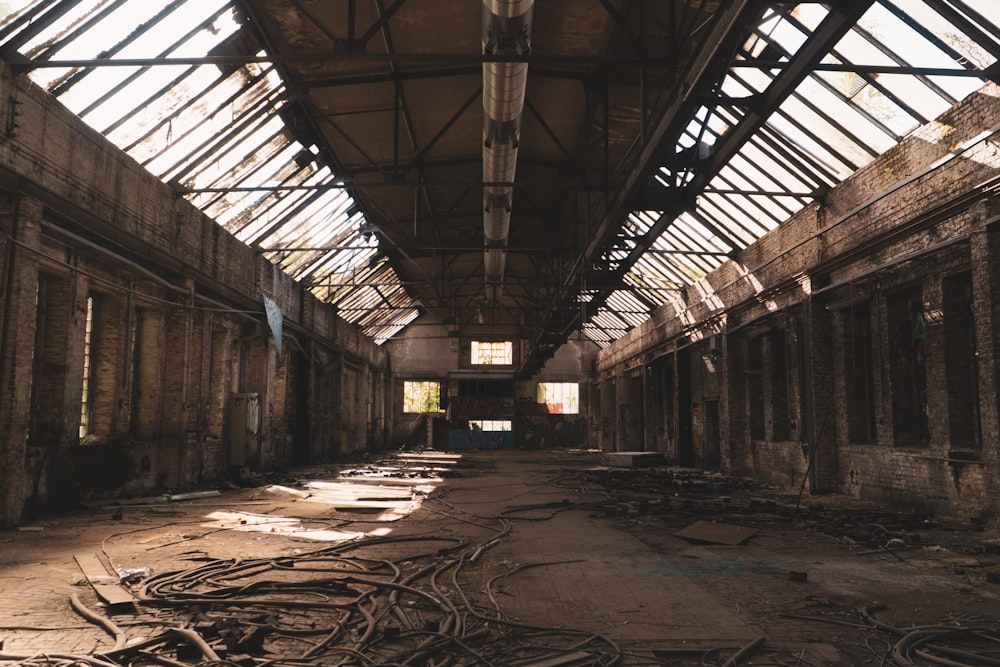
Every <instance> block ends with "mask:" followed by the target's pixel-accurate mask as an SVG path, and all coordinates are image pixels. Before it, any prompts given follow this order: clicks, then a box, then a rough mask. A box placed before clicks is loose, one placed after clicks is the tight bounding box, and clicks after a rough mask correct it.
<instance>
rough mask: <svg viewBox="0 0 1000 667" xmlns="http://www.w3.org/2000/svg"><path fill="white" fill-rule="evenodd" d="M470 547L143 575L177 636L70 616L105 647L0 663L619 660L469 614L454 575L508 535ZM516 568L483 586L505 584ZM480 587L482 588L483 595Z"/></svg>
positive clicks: (496, 664)
mask: <svg viewBox="0 0 1000 667" xmlns="http://www.w3.org/2000/svg"><path fill="white" fill-rule="evenodd" d="M498 522H499V528H498V529H497V532H496V535H495V536H493V537H492V538H491V539H489V540H486V541H485V542H483V543H482V544H478V545H470V544H468V543H467V542H466V541H464V540H461V539H459V538H452V537H441V536H413V537H405V536H395V537H367V538H361V539H358V540H354V541H351V542H346V543H341V544H337V545H332V546H326V547H323V548H320V549H316V550H312V551H308V552H305V553H298V554H294V555H283V556H279V557H273V558H246V559H214V560H209V561H206V562H204V563H201V564H199V565H198V566H196V567H192V568H189V569H184V570H178V571H174V572H166V573H162V574H156V575H153V576H151V577H149V578H147V579H145V580H143V581H142V582H141V583H140V584H139V585H138V587H137V588H136V589H135V591H134V594H135V596H136V598H137V599H138V600H139V604H140V605H141V606H142V607H146V608H153V609H161V610H164V609H165V610H169V611H170V613H171V615H172V616H173V618H175V619H179V620H181V623H180V625H181V626H183V627H180V628H178V627H171V628H169V629H166V630H165V631H163V632H162V633H160V634H158V635H157V636H155V637H152V638H150V639H146V640H143V641H139V642H137V643H126V641H125V640H124V634H123V632H122V630H121V629H120V628H119V627H118V626H116V625H115V624H114V622H113V621H111V620H110V619H107V618H104V617H103V616H100V615H98V614H96V613H95V612H92V611H90V610H87V609H86V608H85V607H83V605H82V604H80V603H79V600H75V601H74V608H75V609H76V610H77V612H78V613H80V614H81V615H83V616H84V617H85V618H87V619H88V620H89V621H90V622H92V623H95V624H97V625H99V626H100V627H101V628H102V629H104V630H105V631H106V632H107V633H108V634H109V635H111V636H112V637H114V638H115V645H114V647H113V648H111V649H109V650H105V651H103V652H97V653H95V654H94V655H90V656H82V655H69V654H50V655H43V654H39V655H34V656H28V655H25V656H15V655H10V654H3V653H0V663H3V662H17V663H18V664H24V665H31V666H32V667H34V666H36V665H39V666H40V665H60V666H65V667H70V666H80V667H82V666H87V667H121V666H124V665H129V666H139V665H154V664H158V665H164V664H166V665H172V666H174V667H182V666H187V665H198V666H199V667H209V666H211V665H218V666H219V667H222V666H224V665H236V664H239V665H244V666H245V665H259V666H260V667H265V666H267V667H272V666H273V667H284V666H287V667H292V666H294V667H303V666H305V665H324V666H326V665H331V666H336V667H353V666H357V667H372V666H376V665H377V666H382V667H392V666H395V665H405V666H408V667H445V666H447V665H483V666H493V667H501V666H507V665H512V664H524V665H529V664H535V663H538V662H541V661H546V660H552V659H556V658H558V663H553V664H560V665H579V666H583V665H591V666H595V667H596V666H602V667H603V666H610V665H614V664H616V663H617V662H618V661H619V659H620V656H621V652H620V651H619V650H618V648H617V647H616V646H615V645H614V644H613V643H612V642H611V641H610V640H608V639H606V638H604V637H601V636H599V635H594V634H592V633H589V632H581V631H574V630H566V629H561V628H560V629H554V628H543V627H536V626H532V625H528V624H524V623H518V622H514V621H512V620H508V619H506V618H505V617H504V614H503V612H502V611H501V609H500V607H499V605H498V604H496V600H495V598H494V597H493V595H492V592H491V591H489V590H487V591H485V593H486V594H487V595H488V597H489V600H490V601H491V603H492V604H478V603H477V602H475V601H474V599H473V596H471V595H470V593H469V592H467V591H466V590H464V589H463V586H462V579H463V577H462V575H463V568H465V567H467V565H469V564H471V563H473V562H475V560H477V559H478V558H479V557H481V556H482V554H483V553H484V552H485V550H486V549H488V548H490V547H491V546H492V545H494V544H496V543H497V542H498V541H499V540H501V539H502V538H503V537H504V536H505V535H507V534H508V533H509V532H510V524H509V522H508V521H507V520H504V519H498ZM544 565H546V564H545V563H537V564H529V565H522V566H519V567H515V568H512V569H511V570H510V571H508V572H506V573H504V574H502V575H499V576H498V577H494V578H493V579H491V580H490V582H489V584H492V582H493V581H495V580H496V579H497V578H499V577H502V576H512V575H514V574H515V573H516V572H518V571H521V570H523V569H526V568H527V567H540V566H544ZM488 588H489V586H487V589H488Z"/></svg>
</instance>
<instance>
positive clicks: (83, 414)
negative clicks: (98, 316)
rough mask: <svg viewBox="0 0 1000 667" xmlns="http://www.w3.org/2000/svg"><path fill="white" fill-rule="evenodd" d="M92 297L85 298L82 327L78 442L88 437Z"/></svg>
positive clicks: (92, 315) (92, 327) (92, 322)
mask: <svg viewBox="0 0 1000 667" xmlns="http://www.w3.org/2000/svg"><path fill="white" fill-rule="evenodd" d="M93 336H94V297H92V296H88V297H87V319H86V323H85V324H84V327H83V379H82V381H81V385H80V440H81V441H82V440H83V439H84V438H86V437H87V436H88V435H90V407H91V406H90V391H91V383H90V380H91V377H92V373H91V371H92V369H93V359H92V357H91V352H92V350H93V347H92V346H93V340H94V338H93Z"/></svg>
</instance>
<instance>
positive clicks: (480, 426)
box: [469, 419, 513, 432]
mask: <svg viewBox="0 0 1000 667" xmlns="http://www.w3.org/2000/svg"><path fill="white" fill-rule="evenodd" d="M512 426H513V422H512V421H511V420H509V419H470V420H469V429H471V430H473V431H491V432H501V431H510V430H511V428H512Z"/></svg>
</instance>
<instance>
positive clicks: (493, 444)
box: [448, 429, 514, 449]
mask: <svg viewBox="0 0 1000 667" xmlns="http://www.w3.org/2000/svg"><path fill="white" fill-rule="evenodd" d="M513 446H514V434H513V433H512V432H510V431H478V430H464V429H462V430H459V429H452V430H450V431H448V449H511V448H512V447H513Z"/></svg>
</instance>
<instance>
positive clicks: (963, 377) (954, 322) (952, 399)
mask: <svg viewBox="0 0 1000 667" xmlns="http://www.w3.org/2000/svg"><path fill="white" fill-rule="evenodd" d="M942 287H943V290H942V291H943V297H944V304H943V310H944V359H945V379H946V383H947V387H948V430H949V437H950V441H951V447H952V449H979V448H980V447H982V440H981V435H980V433H981V431H980V428H979V370H978V368H977V366H976V318H975V312H974V310H973V305H972V274H970V273H968V272H966V273H962V274H959V275H956V276H950V277H948V278H945V279H944V281H943V284H942Z"/></svg>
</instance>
